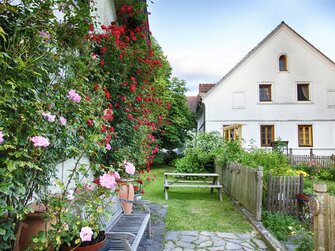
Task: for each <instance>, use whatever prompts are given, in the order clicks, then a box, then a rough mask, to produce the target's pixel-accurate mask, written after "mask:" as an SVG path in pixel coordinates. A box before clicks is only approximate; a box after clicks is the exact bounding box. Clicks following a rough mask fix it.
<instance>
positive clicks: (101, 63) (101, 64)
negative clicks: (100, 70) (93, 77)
mask: <svg viewBox="0 0 335 251" xmlns="http://www.w3.org/2000/svg"><path fill="white" fill-rule="evenodd" d="M104 65H105V61H104V60H103V59H101V60H100V66H101V67H103V66H104Z"/></svg>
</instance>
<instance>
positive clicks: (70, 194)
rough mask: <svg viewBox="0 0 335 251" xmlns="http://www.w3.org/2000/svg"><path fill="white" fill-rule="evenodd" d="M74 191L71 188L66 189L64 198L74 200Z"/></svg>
mask: <svg viewBox="0 0 335 251" xmlns="http://www.w3.org/2000/svg"><path fill="white" fill-rule="evenodd" d="M73 193H74V191H73V190H69V191H67V195H66V198H67V199H68V200H74V195H73Z"/></svg>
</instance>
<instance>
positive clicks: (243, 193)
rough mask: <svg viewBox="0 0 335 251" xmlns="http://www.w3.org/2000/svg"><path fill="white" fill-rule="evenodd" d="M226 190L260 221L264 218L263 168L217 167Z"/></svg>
mask: <svg viewBox="0 0 335 251" xmlns="http://www.w3.org/2000/svg"><path fill="white" fill-rule="evenodd" d="M215 169H216V172H217V173H218V174H219V177H220V181H221V184H223V186H224V188H225V190H226V191H227V192H228V193H229V194H230V195H231V196H232V197H233V198H234V199H236V200H237V201H238V202H239V203H240V204H241V205H243V206H244V207H245V208H246V209H248V211H249V212H250V213H251V214H252V215H253V216H254V217H255V219H256V220H258V221H260V220H261V217H262V192H263V189H262V186H263V168H262V167H259V168H258V169H254V168H249V167H244V166H242V165H239V164H229V165H227V166H224V167H216V168H215Z"/></svg>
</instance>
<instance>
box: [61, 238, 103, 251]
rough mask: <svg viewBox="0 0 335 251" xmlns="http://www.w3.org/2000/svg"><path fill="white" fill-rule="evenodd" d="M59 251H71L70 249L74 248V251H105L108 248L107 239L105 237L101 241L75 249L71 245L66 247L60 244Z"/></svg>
mask: <svg viewBox="0 0 335 251" xmlns="http://www.w3.org/2000/svg"><path fill="white" fill-rule="evenodd" d="M59 250H60V251H71V250H76V251H107V250H109V241H108V239H107V238H106V237H105V238H104V239H103V240H102V241H100V242H98V243H96V244H93V245H89V246H86V247H77V248H76V249H73V247H66V246H61V247H60V249H59Z"/></svg>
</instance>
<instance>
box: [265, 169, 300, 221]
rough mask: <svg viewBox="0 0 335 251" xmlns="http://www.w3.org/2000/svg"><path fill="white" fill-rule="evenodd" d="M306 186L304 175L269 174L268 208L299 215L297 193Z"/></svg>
mask: <svg viewBox="0 0 335 251" xmlns="http://www.w3.org/2000/svg"><path fill="white" fill-rule="evenodd" d="M303 188H304V176H303V175H300V176H299V177H296V176H272V174H271V173H269V174H268V185H267V192H266V209H267V211H270V212H272V213H285V214H291V215H298V205H297V198H296V195H297V194H301V193H302V192H303Z"/></svg>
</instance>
